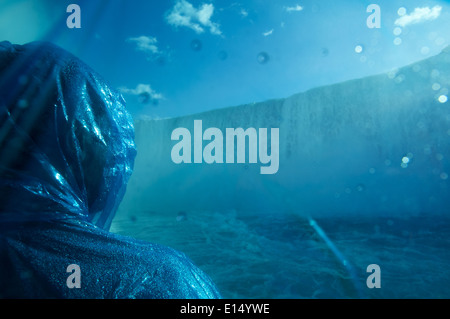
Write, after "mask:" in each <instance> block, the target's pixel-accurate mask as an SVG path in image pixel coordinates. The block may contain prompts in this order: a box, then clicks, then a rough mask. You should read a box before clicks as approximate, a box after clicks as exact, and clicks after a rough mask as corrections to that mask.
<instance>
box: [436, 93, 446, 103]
mask: <svg viewBox="0 0 450 319" xmlns="http://www.w3.org/2000/svg"><path fill="white" fill-rule="evenodd" d="M438 100H439V102H440V103H445V102H447V100H448V98H447V96H446V95H441V96H439V98H438Z"/></svg>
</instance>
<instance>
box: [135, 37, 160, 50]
mask: <svg viewBox="0 0 450 319" xmlns="http://www.w3.org/2000/svg"><path fill="white" fill-rule="evenodd" d="M127 42H131V43H134V44H136V50H138V51H143V52H146V53H151V54H156V53H159V50H158V47H157V46H156V43H157V42H158V40H156V38H154V37H147V36H145V35H143V36H140V37H137V38H128V39H127Z"/></svg>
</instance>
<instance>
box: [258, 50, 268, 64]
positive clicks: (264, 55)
mask: <svg viewBox="0 0 450 319" xmlns="http://www.w3.org/2000/svg"><path fill="white" fill-rule="evenodd" d="M269 60H270V57H269V55H268V54H267V53H266V52H260V53H259V54H258V63H260V64H266V63H267V62H269Z"/></svg>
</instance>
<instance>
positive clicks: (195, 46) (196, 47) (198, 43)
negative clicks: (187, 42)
mask: <svg viewBox="0 0 450 319" xmlns="http://www.w3.org/2000/svg"><path fill="white" fill-rule="evenodd" d="M191 49H192V50H194V51H200V50H201V49H202V42H201V41H200V40H199V39H194V40H192V41H191Z"/></svg>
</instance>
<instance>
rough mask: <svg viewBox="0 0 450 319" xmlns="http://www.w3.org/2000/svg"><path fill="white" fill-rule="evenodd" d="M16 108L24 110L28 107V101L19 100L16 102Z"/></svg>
mask: <svg viewBox="0 0 450 319" xmlns="http://www.w3.org/2000/svg"><path fill="white" fill-rule="evenodd" d="M17 106H18V107H19V108H21V109H26V108H27V107H28V101H27V100H24V99H21V100H19V101H18V102H17Z"/></svg>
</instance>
